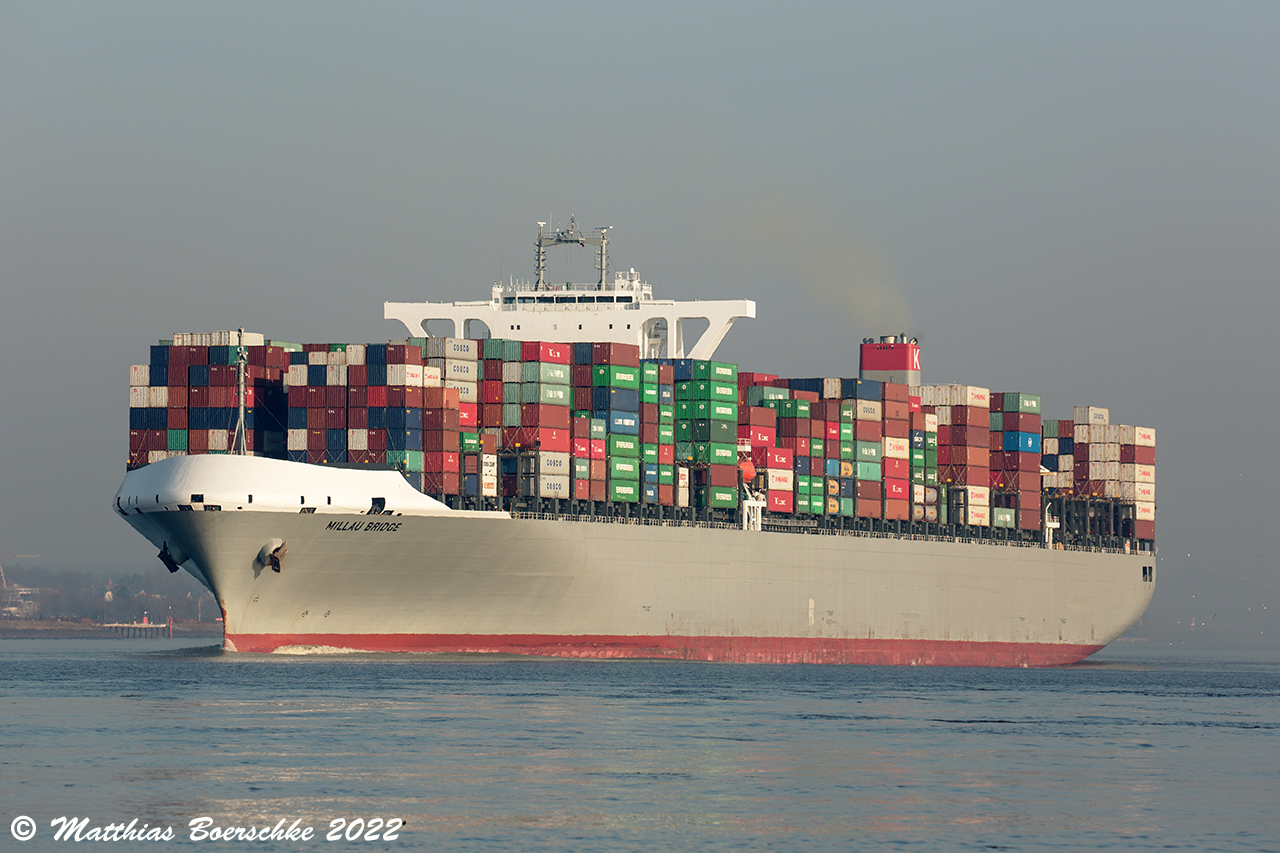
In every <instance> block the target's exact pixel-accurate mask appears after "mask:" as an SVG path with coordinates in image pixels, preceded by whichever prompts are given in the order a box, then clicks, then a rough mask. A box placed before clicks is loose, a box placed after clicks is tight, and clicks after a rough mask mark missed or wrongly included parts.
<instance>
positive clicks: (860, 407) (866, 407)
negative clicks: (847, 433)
mask: <svg viewBox="0 0 1280 853" xmlns="http://www.w3.org/2000/svg"><path fill="white" fill-rule="evenodd" d="M883 414H884V412H883V406H882V405H881V403H880V401H879V400H856V401H854V407H853V416H854V418H855V419H857V420H860V421H878V420H881V419H882V417H883Z"/></svg>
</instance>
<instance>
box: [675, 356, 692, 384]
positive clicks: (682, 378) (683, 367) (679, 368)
mask: <svg viewBox="0 0 1280 853" xmlns="http://www.w3.org/2000/svg"><path fill="white" fill-rule="evenodd" d="M671 368H672V370H674V371H675V380H676V381H677V382H689V381H691V380H692V379H693V359H691V358H673V359H672V360H671Z"/></svg>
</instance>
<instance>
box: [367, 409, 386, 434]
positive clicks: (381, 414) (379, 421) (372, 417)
mask: <svg viewBox="0 0 1280 853" xmlns="http://www.w3.org/2000/svg"><path fill="white" fill-rule="evenodd" d="M386 428H387V410H386V407H385V406H370V407H369V429H386Z"/></svg>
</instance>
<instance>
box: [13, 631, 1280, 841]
mask: <svg viewBox="0 0 1280 853" xmlns="http://www.w3.org/2000/svg"><path fill="white" fill-rule="evenodd" d="M206 642H207V641H206ZM1277 801H1280V657H1277V656H1275V655H1272V656H1270V657H1267V658H1264V659H1258V658H1257V657H1256V656H1254V657H1253V658H1252V660H1251V661H1250V660H1248V659H1245V658H1244V657H1243V656H1241V657H1239V658H1236V657H1233V656H1230V655H1223V654H1217V655H1205V656H1201V657H1191V656H1188V655H1186V654H1181V655H1179V654H1175V653H1174V652H1172V651H1168V650H1163V649H1158V648H1157V649H1149V648H1138V647H1137V644H1135V645H1134V646H1133V647H1128V648H1124V649H1109V650H1107V651H1105V652H1103V654H1102V655H1101V656H1099V657H1097V658H1095V659H1094V660H1092V661H1090V662H1086V663H1085V664H1082V665H1079V666H1075V667H1071V668H1065V669H1054V670H983V669H927V668H881V667H821V666H744V665H728V664H702V663H698V664H688V663H677V662H643V661H623V662H618V661H607V662H606V661H555V660H527V659H512V658H476V657H448V658H439V657H430V656H413V655H405V656H377V655H316V656H258V655H224V654H222V653H220V652H219V651H217V650H216V649H211V648H207V647H204V648H202V647H197V646H189V647H185V648H183V647H182V646H181V644H174V643H172V642H170V641H164V640H150V641H144V640H133V641H124V640H120V641H109V642H85V641H31V642H28V641H6V642H4V643H0V803H3V812H2V813H0V819H2V820H0V838H3V842H2V843H0V848H4V849H9V848H10V847H13V848H14V849H23V850H36V849H44V848H50V849H53V848H62V847H64V846H65V845H63V844H58V843H55V842H53V841H52V832H53V830H51V829H50V827H49V823H50V821H51V820H52V819H54V818H56V817H58V816H60V815H74V816H80V817H89V818H90V819H91V822H90V826H101V825H106V824H109V823H113V822H120V823H127V822H128V821H130V820H132V819H134V818H138V819H139V823H140V824H141V823H150V824H151V825H152V826H165V827H173V828H174V830H175V833H176V834H177V836H178V837H177V839H176V840H175V842H173V843H178V842H180V841H183V840H184V839H185V838H186V833H187V824H188V821H190V820H191V819H192V818H195V817H199V816H208V817H211V818H212V819H213V821H214V825H215V826H219V827H225V826H250V825H253V826H261V825H268V826H270V825H274V824H276V822H277V821H279V820H280V819H282V818H283V819H286V820H287V821H288V822H292V821H294V820H295V819H300V820H301V823H300V824H299V825H300V826H312V827H314V828H315V829H316V830H317V832H318V834H320V835H323V834H324V833H327V832H328V831H329V821H330V820H331V819H334V818H345V819H347V820H352V819H355V818H361V819H363V820H365V821H368V820H370V819H373V818H383V819H388V818H399V819H402V820H404V821H406V826H405V827H404V829H402V830H401V831H400V834H399V838H398V839H396V840H395V841H392V842H387V841H383V840H379V841H377V842H372V843H362V844H360V845H359V846H360V847H362V848H365V849H392V848H402V849H419V850H425V849H476V850H495V849H506V850H545V849H555V850H562V849H563V850H577V849H590V850H638V849H649V850H667V849H680V850H692V849H699V850H701V849H707V848H711V849H726V850H739V849H778V850H783V849H785V850H795V849H805V850H820V849H829V850H850V849H875V848H883V849H920V850H930V851H932V850H967V849H992V848H996V849H1000V848H1007V849H1017V850H1035V849H1045V850H1083V849H1099V848H1131V849H1154V848H1170V847H1171V848H1175V849H1179V848H1180V849H1190V850H1215V849H1216V850H1274V849H1280V845H1278V844H1277V841H1276V839H1277V838H1280V811H1278V810H1277V805H1276V803H1277ZM18 815H29V816H31V817H32V818H34V819H35V820H36V822H37V833H38V834H37V836H36V838H35V839H34V840H32V841H28V842H25V843H24V844H23V845H22V846H21V847H20V848H18V847H17V846H16V845H17V842H15V841H13V839H12V838H11V836H10V833H9V824H10V821H12V820H13V819H14V818H15V817H17V816H18ZM85 843H88V842H85ZM95 846H98V845H95ZM108 846H113V847H115V848H117V849H125V847H124V846H122V845H120V844H115V845H108ZM147 846H155V845H147ZM205 846H206V847H227V848H232V849H241V848H244V847H245V846H246V844H245V843H240V844H214V845H209V844H206V845H205ZM250 846H251V847H252V848H253V849H261V850H284V849H289V850H300V849H312V848H315V847H320V848H325V849H329V848H335V847H346V846H354V845H348V844H347V843H346V842H345V841H343V842H341V843H339V844H336V845H335V844H333V843H329V842H326V841H324V840H321V839H312V840H311V841H309V842H301V841H299V842H292V843H291V842H285V841H279V842H267V843H261V842H258V843H255V844H253V845H250Z"/></svg>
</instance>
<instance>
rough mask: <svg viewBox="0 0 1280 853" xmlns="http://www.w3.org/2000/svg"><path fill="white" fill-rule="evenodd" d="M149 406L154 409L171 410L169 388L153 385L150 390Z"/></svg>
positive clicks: (148, 391) (148, 396)
mask: <svg viewBox="0 0 1280 853" xmlns="http://www.w3.org/2000/svg"><path fill="white" fill-rule="evenodd" d="M147 405H148V406H150V407H151V408H153V409H167V408H169V388H168V387H167V386H165V385H152V386H151V387H150V388H148V389H147Z"/></svg>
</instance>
